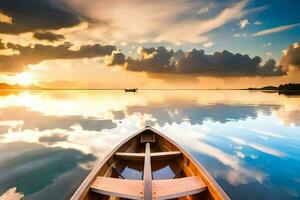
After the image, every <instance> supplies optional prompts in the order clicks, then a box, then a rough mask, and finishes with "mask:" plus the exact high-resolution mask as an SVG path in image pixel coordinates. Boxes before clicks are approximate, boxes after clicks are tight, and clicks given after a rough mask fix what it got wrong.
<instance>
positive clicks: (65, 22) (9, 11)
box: [0, 0, 80, 34]
mask: <svg viewBox="0 0 300 200" xmlns="http://www.w3.org/2000/svg"><path fill="white" fill-rule="evenodd" d="M0 8H1V12H3V13H5V15H4V14H3V13H2V15H1V14H0V19H1V21H4V22H6V23H0V33H13V34H16V33H24V32H29V31H35V30H45V29H59V28H63V27H71V26H75V25H77V24H79V23H80V20H79V18H78V17H77V16H76V15H74V14H72V13H71V12H69V11H67V10H65V9H62V8H61V7H59V6H57V5H55V3H54V1H52V0H43V1H36V0H26V1H20V0H9V1H0ZM5 16H6V17H5ZM11 22H13V25H11Z"/></svg>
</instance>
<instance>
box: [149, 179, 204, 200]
mask: <svg viewBox="0 0 300 200" xmlns="http://www.w3.org/2000/svg"><path fill="white" fill-rule="evenodd" d="M206 189H207V186H206V184H205V183H204V182H203V181H202V179H201V178H200V177H198V176H191V177H185V178H178V179H166V180H153V199H157V200H160V199H173V198H178V197H183V196H187V195H193V194H198V193H200V192H203V191H205V190H206Z"/></svg>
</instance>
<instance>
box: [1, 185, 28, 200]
mask: <svg viewBox="0 0 300 200" xmlns="http://www.w3.org/2000/svg"><path fill="white" fill-rule="evenodd" d="M23 197H24V194H22V193H19V192H17V188H16V187H13V188H10V189H9V190H7V191H6V192H4V194H2V195H1V196H0V200H21V199H22V198H23Z"/></svg>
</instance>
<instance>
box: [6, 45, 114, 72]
mask: <svg viewBox="0 0 300 200" xmlns="http://www.w3.org/2000/svg"><path fill="white" fill-rule="evenodd" d="M71 47H73V46H72V45H71V44H70V43H64V44H62V45H59V46H56V47H53V46H48V45H40V44H37V45H35V46H33V47H32V46H25V47H24V46H21V45H17V44H16V45H15V44H11V43H8V44H7V48H8V49H12V50H14V51H18V52H19V54H15V55H10V56H4V55H0V71H2V72H19V71H22V70H24V68H25V67H26V66H27V65H29V64H37V63H40V62H41V61H43V60H52V59H76V58H93V57H101V56H105V55H110V54H111V53H112V51H114V50H115V49H116V48H115V47H114V46H110V45H105V46H102V45H100V44H94V45H83V46H80V48H79V49H78V50H76V51H75V50H70V48H71Z"/></svg>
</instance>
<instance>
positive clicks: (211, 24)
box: [64, 0, 248, 44]
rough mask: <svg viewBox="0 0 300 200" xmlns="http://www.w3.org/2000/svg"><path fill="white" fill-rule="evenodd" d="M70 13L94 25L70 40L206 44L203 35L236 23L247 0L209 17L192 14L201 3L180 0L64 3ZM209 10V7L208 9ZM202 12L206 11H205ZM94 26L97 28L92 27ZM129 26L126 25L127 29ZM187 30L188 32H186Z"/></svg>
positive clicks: (222, 7) (223, 7)
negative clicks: (91, 21) (90, 20)
mask: <svg viewBox="0 0 300 200" xmlns="http://www.w3.org/2000/svg"><path fill="white" fill-rule="evenodd" d="M64 2H65V4H66V5H68V6H69V7H70V8H71V9H73V10H75V11H76V12H78V13H80V14H81V15H82V16H85V17H88V18H91V19H93V21H95V23H94V24H95V26H94V25H91V27H90V28H89V29H87V30H86V31H83V32H80V33H76V34H74V35H73V37H76V38H86V37H87V38H88V39H89V40H96V41H97V40H98V39H99V38H103V39H104V40H105V41H117V42H123V41H127V42H132V41H135V42H136V41H148V42H149V41H150V42H170V43H174V44H182V43H199V42H207V41H209V38H208V36H207V33H208V32H210V31H212V30H215V29H217V28H219V27H221V26H223V25H224V24H226V23H228V22H230V21H233V20H235V19H239V18H240V17H242V16H243V15H245V14H246V13H247V12H246V11H245V10H244V9H245V6H246V4H247V2H248V0H242V1H239V2H237V3H232V4H228V3H227V4H220V5H217V6H218V7H219V8H220V9H218V12H216V13H213V15H212V16H209V17H208V16H206V17H203V16H199V15H197V14H196V13H197V12H198V9H199V8H201V7H203V5H202V2H198V1H197V2H191V1H187V0H184V1H181V0H175V1H174V0H165V1H160V0H153V1H137V0H134V1H128V0H126V1H124V0H115V1H107V0H99V1H91V0H89V1H84V2H83V1H81V0H64ZM210 7H211V6H210ZM205 10H206V9H205ZM96 22H97V23H99V24H101V26H96ZM129 24H130V25H129ZM186 30H189V31H186Z"/></svg>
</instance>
